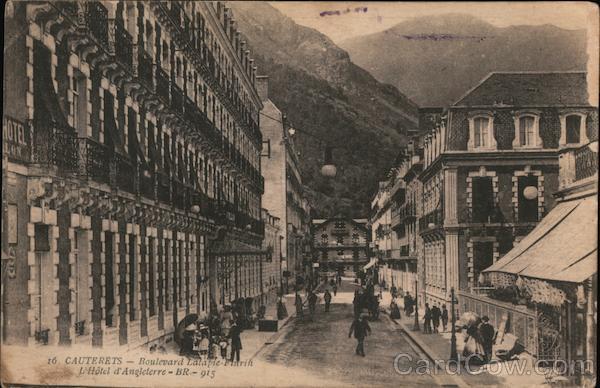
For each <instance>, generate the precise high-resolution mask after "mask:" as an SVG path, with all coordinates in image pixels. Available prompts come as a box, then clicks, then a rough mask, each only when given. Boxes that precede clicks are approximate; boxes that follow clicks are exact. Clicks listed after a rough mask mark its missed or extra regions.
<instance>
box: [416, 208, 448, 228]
mask: <svg viewBox="0 0 600 388" xmlns="http://www.w3.org/2000/svg"><path fill="white" fill-rule="evenodd" d="M443 222H444V213H443V211H442V209H435V210H433V211H431V212H429V213H427V214H426V215H424V216H423V217H421V218H419V230H420V231H421V232H424V231H427V230H428V229H435V228H438V227H440V226H442V224H443Z"/></svg>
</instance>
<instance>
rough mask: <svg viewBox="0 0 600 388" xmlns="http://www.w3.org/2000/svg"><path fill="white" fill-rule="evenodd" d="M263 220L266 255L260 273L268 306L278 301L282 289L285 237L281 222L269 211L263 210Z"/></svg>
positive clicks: (265, 302) (265, 301)
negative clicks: (283, 240)
mask: <svg viewBox="0 0 600 388" xmlns="http://www.w3.org/2000/svg"><path fill="white" fill-rule="evenodd" d="M262 220H263V222H264V224H265V238H264V239H263V250H264V251H265V252H266V255H265V259H264V261H263V264H262V267H261V271H260V273H261V284H262V293H263V295H264V298H263V300H262V302H263V303H264V304H265V305H266V304H268V303H272V302H274V301H275V300H276V298H277V292H278V290H279V289H280V287H281V258H282V251H281V241H282V239H283V235H282V230H281V220H280V219H279V218H277V217H273V216H272V215H271V214H270V213H269V211H268V210H267V209H262Z"/></svg>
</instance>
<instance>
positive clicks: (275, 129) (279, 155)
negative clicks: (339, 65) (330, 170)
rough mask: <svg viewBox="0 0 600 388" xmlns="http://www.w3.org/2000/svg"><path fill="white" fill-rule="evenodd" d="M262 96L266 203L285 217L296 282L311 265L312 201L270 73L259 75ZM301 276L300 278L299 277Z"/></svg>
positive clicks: (286, 249)
mask: <svg viewBox="0 0 600 388" xmlns="http://www.w3.org/2000/svg"><path fill="white" fill-rule="evenodd" d="M257 89H258V91H259V94H260V96H261V100H262V103H263V109H262V111H261V126H260V129H261V132H262V136H263V153H262V156H263V161H262V173H263V176H264V179H265V194H264V197H263V206H264V208H266V209H268V210H269V212H270V213H271V214H272V215H273V216H275V217H278V218H279V219H280V220H281V221H280V222H281V228H282V231H283V240H282V242H281V243H282V246H283V258H282V260H283V261H282V271H283V273H284V275H285V277H287V278H288V281H287V282H286V284H288V286H289V285H294V284H295V282H296V280H297V279H296V278H297V277H298V276H302V274H303V273H305V272H306V268H305V267H304V266H305V265H306V264H307V261H308V264H309V265H310V260H307V259H310V242H311V237H310V222H311V221H310V220H311V216H310V204H309V202H308V199H307V198H306V192H305V189H304V186H303V184H302V177H301V175H300V170H299V167H298V166H299V160H298V156H297V153H296V149H295V147H294V140H293V137H292V134H293V133H294V130H293V129H291V130H290V126H289V123H287V122H286V120H285V115H284V114H283V113H282V112H281V111H280V110H279V109H278V108H277V106H276V105H275V104H274V103H273V102H272V101H271V100H270V99H269V94H268V77H266V76H259V77H257ZM298 280H299V279H298Z"/></svg>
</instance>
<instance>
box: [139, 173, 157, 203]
mask: <svg viewBox="0 0 600 388" xmlns="http://www.w3.org/2000/svg"><path fill="white" fill-rule="evenodd" d="M155 177H156V174H154V173H153V172H152V171H149V170H144V169H143V168H141V166H139V165H138V182H139V193H140V194H141V195H142V196H143V197H146V198H148V199H155V198H156V194H155V190H154V187H155V184H154V183H155V179H156V178H155Z"/></svg>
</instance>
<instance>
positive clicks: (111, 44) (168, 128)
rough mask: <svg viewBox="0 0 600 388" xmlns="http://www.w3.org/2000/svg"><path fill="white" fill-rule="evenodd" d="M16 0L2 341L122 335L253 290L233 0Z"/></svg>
mask: <svg viewBox="0 0 600 388" xmlns="http://www.w3.org/2000/svg"><path fill="white" fill-rule="evenodd" d="M12 5H13V7H11V12H10V13H9V14H7V15H6V17H5V23H6V25H5V34H6V35H5V36H6V46H5V54H6V60H5V62H4V64H5V71H4V85H5V86H4V91H3V97H4V98H3V109H4V115H5V116H4V117H3V124H4V131H3V140H4V143H5V144H4V149H3V150H4V153H5V157H6V158H7V159H8V162H7V165H6V172H5V174H6V179H5V180H4V181H3V183H4V184H3V186H6V188H5V190H6V195H5V198H4V199H5V206H4V207H3V214H2V217H3V221H4V225H8V227H7V228H3V235H2V250H3V252H7V256H8V257H7V260H9V262H7V264H10V265H7V266H6V268H10V271H8V272H6V276H5V273H4V272H3V275H2V276H3V278H2V283H3V295H2V303H3V305H2V312H3V322H2V326H3V339H4V341H5V343H9V344H13V343H15V344H28V343H29V344H72V343H81V344H90V345H94V346H113V345H117V346H119V345H120V346H126V347H134V346H137V345H140V344H144V343H147V342H149V341H153V340H154V339H157V338H161V337H164V336H167V335H170V333H171V332H172V331H173V329H174V327H175V326H176V325H177V323H178V322H179V321H180V320H181V319H182V318H183V317H184V316H185V315H186V314H188V313H192V312H194V313H198V314H200V315H205V314H206V313H207V312H208V310H209V307H210V306H215V307H216V306H217V305H219V304H221V305H222V304H225V303H229V302H230V301H231V300H232V299H235V298H238V297H242V296H255V295H258V292H259V291H258V290H259V289H260V287H259V284H258V281H257V279H258V276H257V275H256V273H257V266H258V265H259V262H260V260H258V257H259V256H260V255H261V252H262V249H261V244H262V238H263V233H264V230H263V222H262V221H261V194H262V192H263V180H262V177H261V174H260V150H261V146H262V137H261V133H260V130H259V112H260V110H261V108H262V104H261V101H260V99H259V97H258V94H257V92H256V90H255V86H254V83H255V78H256V77H255V75H256V68H255V67H254V66H253V62H252V60H251V59H250V58H249V56H248V55H249V54H248V51H247V50H246V47H245V43H244V42H243V41H242V39H241V37H240V34H239V33H238V32H237V31H236V30H235V26H234V22H233V20H232V15H231V12H230V10H229V9H227V8H226V7H224V6H223V4H222V3H221V2H194V1H185V2H179V1H170V2H141V1H140V2H135V1H85V2H84V1H77V2H75V1H73V2H67V1H65V2H13V4H12ZM5 229H6V230H5ZM3 259H4V258H3ZM4 268H5V266H4V263H3V271H4ZM249 289H253V291H251V292H250V291H248V290H249ZM244 290H245V291H244ZM244 292H245V293H246V295H243V293H244ZM248 294H251V295H248ZM211 300H212V301H213V302H214V303H211Z"/></svg>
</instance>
